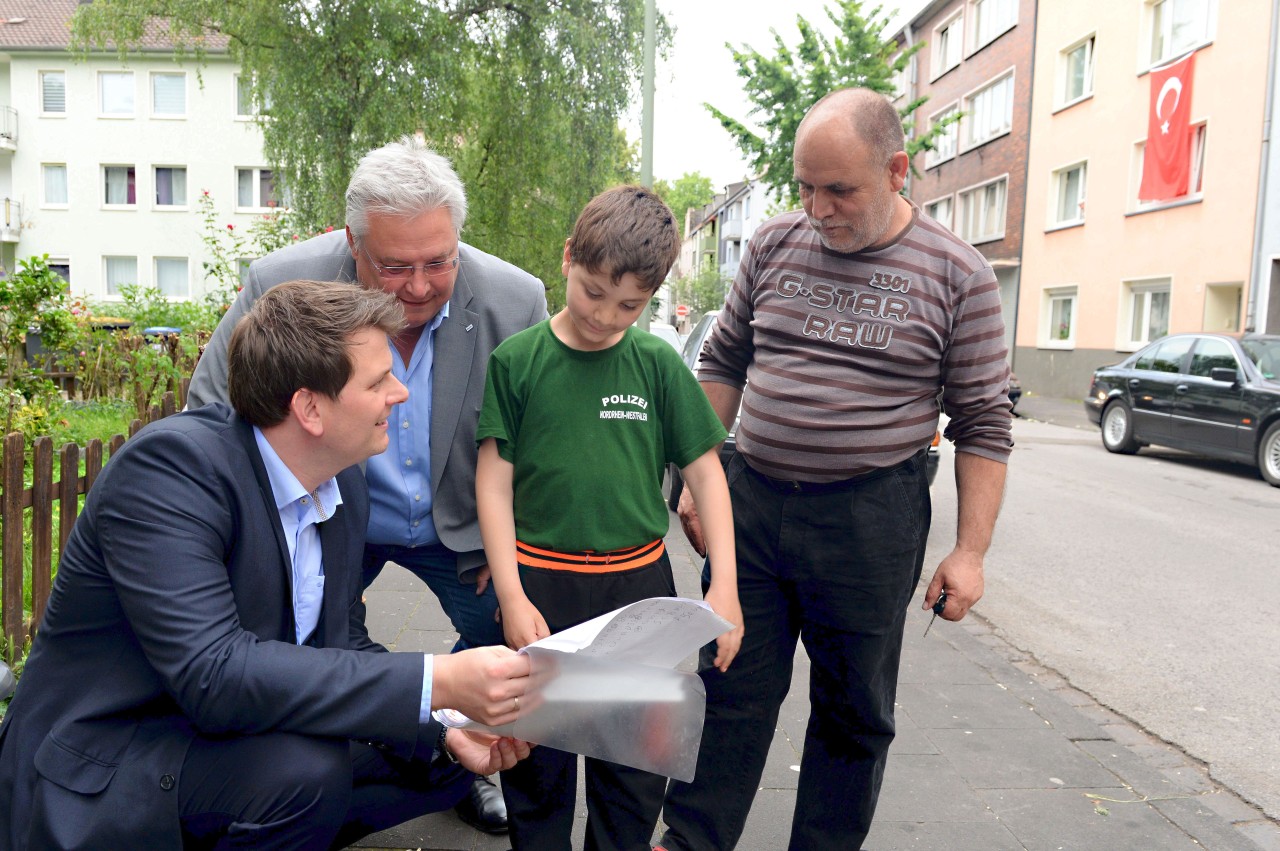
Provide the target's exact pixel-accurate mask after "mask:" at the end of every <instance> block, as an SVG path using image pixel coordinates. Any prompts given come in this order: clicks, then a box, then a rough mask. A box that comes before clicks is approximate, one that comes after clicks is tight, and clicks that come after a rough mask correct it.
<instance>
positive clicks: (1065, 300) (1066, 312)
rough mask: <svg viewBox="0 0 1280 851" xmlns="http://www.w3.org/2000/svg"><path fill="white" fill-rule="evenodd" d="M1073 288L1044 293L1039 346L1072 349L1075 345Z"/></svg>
mask: <svg viewBox="0 0 1280 851" xmlns="http://www.w3.org/2000/svg"><path fill="white" fill-rule="evenodd" d="M1076 296H1077V291H1076V288H1075V287H1054V288H1052V289H1047V290H1045V291H1044V308H1043V313H1042V314H1041V315H1042V322H1043V323H1044V325H1043V328H1042V332H1043V333H1042V334H1041V335H1040V343H1041V346H1043V347H1045V348H1072V347H1073V346H1075V343H1076Z"/></svg>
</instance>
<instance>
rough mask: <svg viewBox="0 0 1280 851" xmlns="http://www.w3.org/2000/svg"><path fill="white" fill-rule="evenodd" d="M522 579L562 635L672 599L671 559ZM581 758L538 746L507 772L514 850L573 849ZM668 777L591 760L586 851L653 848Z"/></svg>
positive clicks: (533, 572)
mask: <svg viewBox="0 0 1280 851" xmlns="http://www.w3.org/2000/svg"><path fill="white" fill-rule="evenodd" d="M520 581H521V584H522V585H523V586H524V591H525V594H526V595H527V596H528V598H529V600H530V602H532V603H533V604H534V605H535V606H537V607H538V611H539V612H541V613H542V616H543V618H545V619H546V621H547V628H548V629H550V630H551V632H553V633H555V632H560V631H561V630H563V629H568V628H569V627H571V626H576V625H577V624H580V623H583V622H584V621H588V620H590V619H591V618H594V617H596V616H598V615H602V614H605V613H606V612H611V611H613V610H614V609H617V608H620V607H622V606H625V605H628V604H629V603H635V602H637V601H639V600H645V599H648V598H649V597H674V596H675V594H676V588H675V580H674V578H673V577H672V575H671V561H670V560H669V559H668V558H667V556H666V554H665V553H664V554H663V555H662V557H661V558H659V559H658V560H657V561H655V562H654V563H653V564H650V565H646V566H645V567H639V568H635V569H634V570H623V571H618V572H616V573H603V574H584V573H575V572H573V571H567V570H544V569H541V568H536V567H526V566H524V565H521V566H520ZM577 784H578V755H577V754H573V753H568V752H566V751H561V750H556V749H555V748H548V747H544V746H541V745H539V746H538V747H536V748H534V749H533V751H532V752H531V753H530V755H529V758H528V759H525V760H522V761H521V762H519V763H517V764H516V766H515V768H511V769H508V770H507V771H504V772H502V795H503V798H504V799H505V801H506V804H507V824H508V826H509V829H510V836H511V847H512V848H513V849H514V851H570V848H571V845H570V833H571V831H572V830H573V813H574V802H575V798H576V796H577ZM666 785H667V778H665V777H662V776H661V775H658V774H652V773H650V772H648V771H640V770H639V769H635V768H628V767H627V766H625V765H618V764H616V763H612V762H606V761H605V760H601V759H592V758H590V757H588V758H586V798H587V835H586V845H585V848H586V851H598V849H600V850H601V851H603V849H617V851H649V849H650V847H651V845H650V839H651V838H652V837H653V828H654V825H656V824H657V821H658V813H659V811H660V810H661V809H662V796H663V793H664V791H665V790H666Z"/></svg>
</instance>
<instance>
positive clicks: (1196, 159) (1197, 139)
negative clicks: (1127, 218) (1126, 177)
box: [1129, 121, 1209, 212]
mask: <svg viewBox="0 0 1280 851" xmlns="http://www.w3.org/2000/svg"><path fill="white" fill-rule="evenodd" d="M1208 138H1209V126H1208V124H1207V123H1205V122H1203V121H1202V122H1200V123H1199V124H1193V125H1191V174H1190V176H1189V177H1188V179H1187V194H1186V195H1184V196H1182V197H1181V198H1174V199H1171V200H1165V201H1143V200H1141V199H1140V198H1138V188H1139V187H1140V186H1142V166H1143V160H1144V158H1145V157H1144V155H1145V154H1146V149H1147V143H1146V142H1145V141H1143V142H1139V143H1138V144H1136V145H1134V164H1133V169H1132V173H1133V185H1132V186H1131V187H1130V188H1129V208H1130V209H1131V210H1133V211H1135V212H1144V211H1146V210H1151V209H1158V208H1160V207H1163V206H1166V205H1168V204H1170V203H1177V202H1180V201H1186V200H1198V199H1199V198H1201V197H1202V196H1203V194H1204V150H1205V145H1206V144H1207V142H1208Z"/></svg>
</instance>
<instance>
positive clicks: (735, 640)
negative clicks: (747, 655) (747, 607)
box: [706, 582, 746, 673]
mask: <svg viewBox="0 0 1280 851" xmlns="http://www.w3.org/2000/svg"><path fill="white" fill-rule="evenodd" d="M706 600H707V604H708V605H709V606H711V611H713V612H715V613H716V614H717V615H719V616H720V617H722V618H724V619H725V620H727V621H728V622H729V623H731V624H733V625H734V628H733V629H731V630H729V631H728V632H726V633H724V634H723V635H721V636H720V637H719V638H717V639H716V660H715V666H716V668H717V669H718V670H719V671H720V672H721V673H724V672H725V671H727V670H729V663H731V662H732V661H733V660H734V657H736V656H737V655H738V649H739V648H740V647H741V646H742V636H743V635H744V634H745V632H746V629H745V625H744V624H743V622H742V606H741V605H740V604H739V602H738V589H737V588H736V587H730V588H727V589H724V588H722V587H720V586H717V585H716V584H715V583H714V582H713V583H712V585H711V588H710V589H708V590H707V596H706Z"/></svg>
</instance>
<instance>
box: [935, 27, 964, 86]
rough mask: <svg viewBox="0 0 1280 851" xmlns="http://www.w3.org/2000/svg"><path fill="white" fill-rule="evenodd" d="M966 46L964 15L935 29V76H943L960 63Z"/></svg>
mask: <svg viewBox="0 0 1280 851" xmlns="http://www.w3.org/2000/svg"><path fill="white" fill-rule="evenodd" d="M963 46H964V16H963V15H956V16H955V17H954V18H952V19H951V20H949V21H947V22H946V23H943V24H940V25H938V26H936V27H934V29H933V76H934V79H937V78H938V77H941V76H942V75H943V74H945V73H947V72H948V71H950V70H951V69H952V68H954V67H956V66H957V65H959V64H960V49H961V48H962V47H963Z"/></svg>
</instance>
